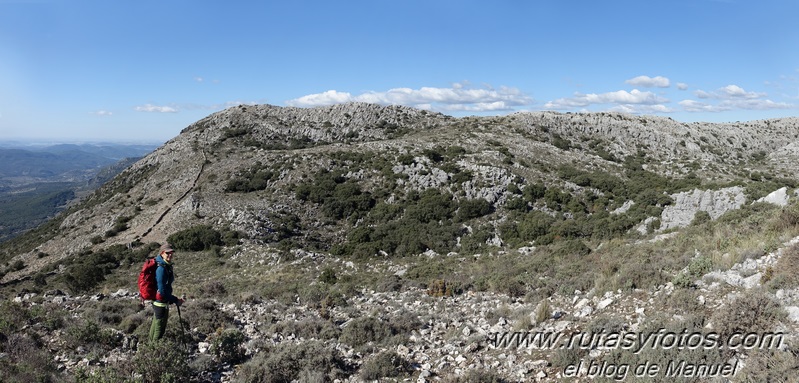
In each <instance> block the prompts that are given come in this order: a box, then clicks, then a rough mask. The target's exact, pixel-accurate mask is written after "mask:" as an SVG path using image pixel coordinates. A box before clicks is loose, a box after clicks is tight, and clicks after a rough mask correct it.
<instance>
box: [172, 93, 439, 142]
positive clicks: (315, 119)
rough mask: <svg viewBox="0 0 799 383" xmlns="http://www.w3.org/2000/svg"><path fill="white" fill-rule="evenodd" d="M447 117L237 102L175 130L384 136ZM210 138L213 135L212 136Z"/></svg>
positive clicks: (266, 136)
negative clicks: (238, 130)
mask: <svg viewBox="0 0 799 383" xmlns="http://www.w3.org/2000/svg"><path fill="white" fill-rule="evenodd" d="M451 119H452V118H451V117H448V116H445V115H442V114H440V113H433V112H427V111H422V110H419V109H413V108H409V107H404V106H387V107H384V106H379V105H375V104H365V103H347V104H339V105H333V106H327V107H320V108H312V109H304V108H293V107H277V106H273V105H240V106H238V107H233V108H228V109H226V110H223V111H221V112H217V113H214V114H212V115H210V116H208V117H206V118H204V119H202V120H200V121H198V122H196V123H194V124H192V125H190V126H189V127H188V128H186V129H184V130H183V132H181V133H197V132H201V131H207V130H209V129H210V130H211V131H214V132H215V134H217V135H218V134H221V133H223V132H222V131H223V130H224V129H246V130H247V132H248V134H249V135H251V136H252V137H253V138H254V139H256V140H259V141H261V142H264V143H268V142H269V141H270V140H275V139H282V140H284V141H285V140H286V139H289V138H295V139H296V138H303V139H308V140H311V141H314V142H336V141H342V140H349V141H356V142H357V141H369V140H378V139H386V138H389V137H390V136H391V135H392V133H397V132H396V130H399V129H403V130H418V129H430V128H434V127H436V126H438V125H439V124H441V123H443V122H445V121H448V120H451ZM213 138H218V136H217V137H213Z"/></svg>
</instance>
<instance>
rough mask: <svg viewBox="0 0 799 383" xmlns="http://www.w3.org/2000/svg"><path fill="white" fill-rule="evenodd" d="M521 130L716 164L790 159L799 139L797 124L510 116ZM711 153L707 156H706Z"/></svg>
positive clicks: (595, 115) (622, 152) (624, 116)
mask: <svg viewBox="0 0 799 383" xmlns="http://www.w3.org/2000/svg"><path fill="white" fill-rule="evenodd" d="M511 116H512V117H513V118H514V119H515V120H516V121H517V122H518V123H521V125H522V126H527V127H537V128H546V129H547V130H549V131H552V132H556V133H558V134H560V135H562V136H565V137H573V138H579V137H581V136H583V137H591V138H596V137H601V138H604V139H606V140H608V141H610V147H609V148H608V149H609V150H611V151H612V152H613V153H614V154H617V155H619V156H620V157H624V156H626V155H629V154H634V153H635V152H636V151H637V150H638V148H640V147H647V154H648V155H652V156H654V157H656V158H659V159H661V160H662V161H666V162H668V161H676V160H681V159H686V158H690V159H697V160H705V161H712V162H722V161H726V160H730V159H734V158H735V156H736V155H737V153H739V152H740V153H747V154H752V153H755V152H758V151H764V152H766V154H771V153H773V152H775V151H782V152H783V153H782V154H790V155H794V156H795V155H796V153H797V151H796V148H792V147H793V146H795V145H792V144H791V142H792V141H791V140H796V139H797V138H799V118H785V119H779V120H760V121H749V122H738V123H724V124H722V123H681V122H677V121H675V120H673V119H671V118H668V117H656V116H633V115H628V114H622V113H566V114H562V113H555V112H536V113H516V114H512V115H511ZM708 149H712V150H708Z"/></svg>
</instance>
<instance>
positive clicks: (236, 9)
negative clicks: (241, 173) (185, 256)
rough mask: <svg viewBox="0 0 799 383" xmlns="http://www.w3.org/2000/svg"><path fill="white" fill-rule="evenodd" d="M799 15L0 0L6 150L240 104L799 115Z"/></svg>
mask: <svg viewBox="0 0 799 383" xmlns="http://www.w3.org/2000/svg"><path fill="white" fill-rule="evenodd" d="M797 15H799V1H795V0H746V1H745V0H539V1H533V0H529V1H524V0H493V1H490V2H489V1H476V0H460V1H455V0H423V1H422V0H393V1H389V0H343V1H330V0H326V1H310V0H308V1H306V0H291V1H288V0H285V1H268V0H259V1H243V0H241V1H225V2H223V1H207V0H162V1H153V0H140V1H125V0H113V1H109V0H96V1H94V0H92V1H89V0H0V140H53V141H59V140H60V141H92V140H95V141H124V142H130V141H135V142H164V141H166V140H169V139H171V138H173V137H175V136H176V135H178V134H179V133H180V131H181V130H182V129H183V128H185V127H187V126H188V125H190V124H191V123H193V122H195V121H197V120H199V119H201V118H203V117H205V116H207V115H209V114H211V113H214V112H217V111H220V110H223V109H225V108H228V107H231V106H235V105H239V104H272V105H278V106H293V107H315V106H323V105H332V104H337V103H343V102H350V101H363V102H372V103H379V104H385V105H388V104H399V105H407V106H412V107H416V108H421V109H427V110H432V111H436V112H441V113H444V114H447V115H451V116H456V117H461V116H471V115H476V116H488V115H507V114H510V113H515V112H520V111H543V110H551V111H557V112H562V113H565V112H599V111H616V112H624V113H632V114H643V115H658V116H666V117H671V118H673V119H675V120H677V121H682V122H693V121H705V122H734V121H748V120H758V119H765V118H779V117H787V116H797V115H799V27H797V23H796V20H797Z"/></svg>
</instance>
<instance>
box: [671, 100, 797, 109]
mask: <svg viewBox="0 0 799 383" xmlns="http://www.w3.org/2000/svg"><path fill="white" fill-rule="evenodd" d="M678 104H679V105H680V106H682V107H683V109H684V110H685V111H686V112H725V111H728V110H733V109H745V110H770V109H791V108H795V107H796V105H791V104H788V103H784V102H774V101H772V100H760V99H737V100H724V101H722V102H720V103H718V104H709V103H705V102H699V101H694V100H683V101H680V102H679V103H678Z"/></svg>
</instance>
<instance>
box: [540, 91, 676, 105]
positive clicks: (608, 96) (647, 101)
mask: <svg viewBox="0 0 799 383" xmlns="http://www.w3.org/2000/svg"><path fill="white" fill-rule="evenodd" d="M667 102H669V100H668V99H666V98H663V97H660V96H658V95H656V94H655V93H652V92H642V91H640V90H638V89H633V90H632V91H629V92H627V91H626V90H619V91H616V92H608V93H602V94H596V93H591V94H582V93H575V95H574V97H571V98H561V99H557V100H555V101H549V102H547V103H546V104H545V105H544V108H545V109H556V110H557V109H571V108H576V107H583V106H588V105H594V104H643V105H656V104H663V103H667Z"/></svg>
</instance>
